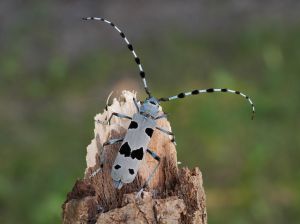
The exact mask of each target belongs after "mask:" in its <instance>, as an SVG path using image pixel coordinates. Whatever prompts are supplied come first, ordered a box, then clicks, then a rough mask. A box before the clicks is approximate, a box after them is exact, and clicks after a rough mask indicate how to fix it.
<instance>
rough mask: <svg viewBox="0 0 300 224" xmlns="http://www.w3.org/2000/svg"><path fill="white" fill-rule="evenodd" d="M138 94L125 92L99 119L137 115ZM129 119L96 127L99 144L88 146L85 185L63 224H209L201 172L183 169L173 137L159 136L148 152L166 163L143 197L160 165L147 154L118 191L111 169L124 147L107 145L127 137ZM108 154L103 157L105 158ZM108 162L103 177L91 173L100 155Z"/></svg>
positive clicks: (78, 187)
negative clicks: (171, 139) (130, 180)
mask: <svg viewBox="0 0 300 224" xmlns="http://www.w3.org/2000/svg"><path fill="white" fill-rule="evenodd" d="M133 97H136V94H135V93H133V92H129V91H123V93H122V95H121V96H120V98H119V99H116V98H115V99H114V100H113V103H112V105H111V106H108V107H107V108H106V109H105V110H104V112H103V113H102V114H97V115H96V116H95V119H96V120H101V121H104V120H107V119H108V118H109V116H110V115H111V113H112V112H118V113H122V114H126V115H129V116H132V115H133V114H134V113H136V108H135V105H134V103H133ZM157 123H158V125H159V126H160V127H163V128H164V129H166V130H171V126H170V123H169V122H168V121H167V119H160V120H158V121H157ZM128 126H129V121H128V120H127V119H121V118H118V117H114V118H113V119H112V120H111V125H103V124H99V123H96V122H95V129H94V139H93V140H92V141H91V144H90V145H88V147H87V155H86V161H87V168H86V170H85V173H84V178H83V179H82V180H77V181H76V183H75V185H74V187H73V189H72V191H71V192H70V193H68V195H67V199H66V201H65V203H64V204H63V206H62V207H63V223H117V224H118V223H120V224H121V223H195V224H196V223H197V224H206V223H207V215H206V204H205V203H206V202H205V193H204V189H203V186H202V184H203V183H202V174H201V172H200V170H199V169H198V168H195V169H193V170H192V171H190V170H189V169H188V168H180V169H179V168H178V165H177V153H176V148H175V146H174V144H173V143H172V142H171V141H170V138H169V137H168V136H167V135H165V134H163V133H161V132H159V131H154V133H153V136H152V138H151V141H150V144H149V148H150V149H152V150H153V151H155V153H156V154H157V155H159V156H160V158H161V163H160V166H159V168H158V169H157V171H156V173H155V174H154V176H153V179H152V180H151V182H150V183H149V185H148V187H147V188H146V189H145V192H144V194H143V196H142V197H141V198H138V199H136V192H137V191H138V190H140V188H141V186H142V185H143V184H144V183H145V181H146V179H147V178H148V176H149V174H150V173H151V171H152V170H153V168H154V166H155V165H156V164H157V161H155V160H154V159H153V158H152V157H151V156H149V155H146V156H145V158H144V161H143V164H142V166H141V168H140V170H139V172H138V175H137V177H136V179H135V180H134V181H133V182H132V183H130V184H125V185H124V186H123V187H122V188H121V189H120V190H118V189H115V188H114V186H113V184H112V178H111V176H110V172H111V168H112V164H113V162H114V159H115V157H116V154H117V153H118V150H119V147H120V144H115V145H110V146H106V147H105V149H103V146H102V145H103V143H104V142H106V141H107V140H108V139H112V138H120V137H122V136H124V135H125V133H126V130H127V128H128ZM103 150H105V151H103ZM102 152H103V153H102ZM101 153H102V156H104V158H105V163H104V166H103V169H102V172H99V173H97V174H96V175H95V176H91V174H92V173H93V172H94V171H96V170H97V169H99V167H100V157H99V156H100V154H101Z"/></svg>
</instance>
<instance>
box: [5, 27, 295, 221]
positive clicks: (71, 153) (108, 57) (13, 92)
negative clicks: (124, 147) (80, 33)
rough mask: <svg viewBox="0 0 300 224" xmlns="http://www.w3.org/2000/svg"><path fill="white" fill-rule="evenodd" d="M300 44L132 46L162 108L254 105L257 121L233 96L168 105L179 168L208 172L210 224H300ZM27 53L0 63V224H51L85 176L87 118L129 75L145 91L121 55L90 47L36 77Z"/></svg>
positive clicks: (175, 37) (8, 55)
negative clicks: (204, 91) (196, 92)
mask: <svg viewBox="0 0 300 224" xmlns="http://www.w3.org/2000/svg"><path fill="white" fill-rule="evenodd" d="M48 35H51V34H48ZM43 38H45V39H46V40H47V41H49V42H50V46H51V41H52V40H51V38H50V37H48V36H47V35H45V36H44V37H43ZM299 40H300V29H299V28H298V27H288V28H282V27H281V28H280V27H275V26H274V27H270V26H269V27H260V26H258V25H256V26H255V27H254V26H253V27H247V28H245V30H241V31H239V32H236V33H231V34H230V35H227V34H224V35H219V36H216V35H213V34H210V35H209V34H206V35H201V36H200V35H194V36H187V35H184V34H182V33H180V32H179V31H176V30H173V31H172V32H170V33H168V36H166V35H164V36H163V37H162V39H159V40H154V39H144V40H143V41H141V42H138V43H136V44H135V45H137V46H138V53H139V55H140V57H141V59H142V62H143V64H144V67H145V70H146V72H147V74H148V76H147V78H148V82H149V85H150V88H151V89H152V92H153V93H154V95H155V96H157V97H160V96H170V95H174V94H177V93H179V92H182V91H184V90H187V91H188V90H191V89H195V88H209V87H228V88H232V89H238V90H241V91H243V92H245V93H246V94H249V95H250V96H251V97H252V99H253V100H254V102H255V105H256V108H257V116H256V118H255V119H254V121H251V119H250V117H251V113H250V111H251V108H250V106H249V105H248V104H247V102H246V101H245V100H243V99H241V98H240V97H237V96H235V95H230V94H227V95H226V94H215V95H207V96H204V95H202V96H198V97H191V98H189V99H185V100H182V101H180V100H178V101H174V102H172V103H171V102H170V103H165V104H164V105H163V106H164V109H165V111H166V112H168V113H169V114H170V116H169V119H170V120H171V122H172V128H173V131H174V132H175V134H176V136H177V143H178V147H177V150H178V158H179V161H181V162H183V164H184V165H188V166H190V167H193V166H199V167H200V169H201V170H202V172H203V177H204V186H205V189H206V193H207V203H208V218H209V223H210V224H214V223H224V220H226V223H232V224H247V223H274V224H277V223H299V222H300V217H299V212H300V200H299V199H300V192H299V189H300V181H299V180H300V178H299V177H300V169H299V168H300V167H299V161H298V160H299V156H300V151H299V145H300V140H299V136H300V133H299V132H300V129H299V125H300V120H299V118H298V116H297V113H298V111H299V107H300V102H299V99H298V97H299V94H300V89H299V81H300V78H299V72H300V63H299V58H300V51H299V49H300V41H299ZM11 41H12V42H14V41H15V40H11ZM16 42H17V43H19V41H16ZM22 46H23V45H22V42H21V43H20V44H17V45H16V46H15V47H13V48H12V49H7V51H4V52H3V53H2V54H1V56H0V73H1V77H0V93H1V94H0V102H1V104H0V105H1V109H0V113H1V116H0V124H1V129H0V131H1V133H0V144H1V151H0V170H1V173H0V222H1V223H58V222H60V220H61V205H62V203H63V201H64V200H65V197H66V194H67V192H68V191H70V190H71V188H72V186H73V184H74V182H75V180H76V179H77V178H81V177H82V174H83V171H84V168H85V152H86V150H85V148H86V146H87V145H88V144H89V142H90V140H91V138H92V136H93V116H94V115H95V114H96V113H98V112H101V111H102V110H103V108H104V104H105V100H106V97H107V95H108V94H109V92H110V91H111V90H113V89H112V88H113V87H112V86H113V85H115V83H117V82H119V81H121V80H122V79H124V78H126V75H125V74H129V73H130V74H131V73H132V74H133V73H134V74H135V76H134V75H131V76H130V77H134V78H135V79H136V80H137V81H136V82H137V83H139V84H141V82H140V80H139V78H138V75H137V71H136V68H135V65H134V63H133V61H132V58H130V57H131V56H130V55H129V52H127V50H126V49H125V48H123V49H118V50H116V49H113V50H112V49H110V47H109V46H107V47H106V48H104V49H103V46H102V48H101V50H99V49H97V47H95V49H94V50H93V51H92V52H88V53H86V54H83V55H81V56H80V57H79V58H78V59H76V60H75V61H69V60H68V58H65V57H63V56H61V55H59V54H56V53H53V54H52V55H51V56H50V57H49V60H48V61H47V63H46V64H44V65H40V66H38V67H34V68H31V67H30V63H28V62H27V61H26V60H24V55H23V54H24V51H23V48H22ZM140 95H142V96H144V93H142V94H140Z"/></svg>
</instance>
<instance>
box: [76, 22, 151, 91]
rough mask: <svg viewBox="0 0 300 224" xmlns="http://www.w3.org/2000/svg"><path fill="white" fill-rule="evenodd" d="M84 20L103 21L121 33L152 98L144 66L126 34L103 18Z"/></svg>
mask: <svg viewBox="0 0 300 224" xmlns="http://www.w3.org/2000/svg"><path fill="white" fill-rule="evenodd" d="M82 19H83V20H98V21H102V22H104V23H107V24H109V25H111V26H112V27H113V28H114V29H115V30H116V31H118V32H119V34H120V36H121V37H122V38H123V40H124V41H125V42H126V44H127V47H128V49H129V50H130V51H131V53H132V54H133V57H134V60H135V62H136V64H137V65H138V68H139V70H140V76H141V78H142V80H143V84H144V88H145V91H146V93H147V95H148V96H149V97H151V93H150V91H149V89H148V85H147V81H146V77H145V72H144V70H143V67H142V64H141V61H140V58H139V57H138V56H137V54H136V53H135V51H134V49H133V46H132V44H131V43H130V42H129V41H128V39H127V37H126V36H125V34H124V33H123V32H122V31H121V30H120V29H119V28H118V27H117V26H116V25H115V24H114V23H112V22H110V21H108V20H106V19H103V18H100V17H85V18H82Z"/></svg>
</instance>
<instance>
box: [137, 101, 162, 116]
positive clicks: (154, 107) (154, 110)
mask: <svg viewBox="0 0 300 224" xmlns="http://www.w3.org/2000/svg"><path fill="white" fill-rule="evenodd" d="M140 113H141V114H143V115H144V116H146V117H151V118H156V117H157V116H158V114H159V102H158V100H157V99H156V98H155V97H150V98H148V99H146V100H145V101H144V102H143V104H142V105H141V107H140Z"/></svg>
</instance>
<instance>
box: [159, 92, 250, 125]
mask: <svg viewBox="0 0 300 224" xmlns="http://www.w3.org/2000/svg"><path fill="white" fill-rule="evenodd" d="M215 92H222V93H233V94H237V95H240V96H242V97H244V98H245V99H247V100H248V102H249V103H250V105H251V108H252V117H251V119H252V120H253V118H254V115H255V107H254V104H253V102H252V100H251V99H250V97H249V96H247V95H245V94H244V93H241V92H240V91H236V90H231V89H213V88H209V89H200V90H198V89H196V90H193V91H191V92H185V93H179V94H178V95H175V96H171V97H168V98H160V99H159V101H160V102H165V101H170V100H175V99H178V98H184V97H186V96H191V95H198V94H203V93H215Z"/></svg>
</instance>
